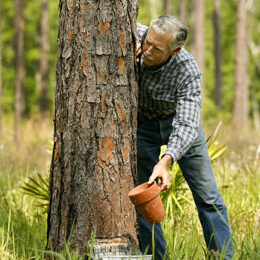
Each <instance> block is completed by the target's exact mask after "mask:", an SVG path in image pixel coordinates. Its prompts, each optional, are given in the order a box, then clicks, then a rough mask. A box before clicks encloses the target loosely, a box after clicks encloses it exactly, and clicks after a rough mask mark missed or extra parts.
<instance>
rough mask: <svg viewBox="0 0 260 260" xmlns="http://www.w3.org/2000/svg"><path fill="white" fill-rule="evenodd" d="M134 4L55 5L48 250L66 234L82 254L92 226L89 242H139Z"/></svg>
mask: <svg viewBox="0 0 260 260" xmlns="http://www.w3.org/2000/svg"><path fill="white" fill-rule="evenodd" d="M136 5H137V4H136V1H130V0H128V1H127V0H123V1H119V0H116V1H109V0H101V1H93V0H89V1H84V0H74V1H72V0H71V1H66V2H65V1H62V0H60V21H59V23H60V24H59V36H58V59H57V69H56V71H57V85H56V96H55V122H54V147H53V156H52V163H51V169H50V204H49V211H48V229H47V249H50V248H51V249H52V250H54V251H58V252H60V251H61V250H62V249H63V247H64V240H67V239H68V238H69V236H70V247H71V248H72V249H73V250H75V251H78V253H79V254H80V255H84V254H85V253H86V244H87V243H88V241H89V240H90V238H91V235H92V233H93V230H94V228H95V227H96V241H97V240H99V241H102V240H106V239H110V240H109V241H110V243H113V242H115V240H116V241H117V242H115V243H118V241H119V242H124V241H127V244H129V246H131V243H132V245H133V246H134V245H136V244H137V243H138V241H137V232H136V214H135V209H134V207H133V206H132V205H131V202H130V200H129V198H128V195H127V194H128V192H129V190H130V189H131V188H132V187H133V186H134V179H136V176H137V172H136V124H137V123H136V114H137V89H138V86H137V81H136V66H135V41H136V40H135V34H136V11H137V10H136ZM106 241H107V240H106ZM124 243H125V242H124ZM46 258H47V257H46Z"/></svg>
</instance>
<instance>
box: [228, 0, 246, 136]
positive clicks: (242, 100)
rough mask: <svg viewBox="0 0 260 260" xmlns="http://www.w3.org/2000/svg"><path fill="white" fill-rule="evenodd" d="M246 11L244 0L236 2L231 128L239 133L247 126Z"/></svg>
mask: <svg viewBox="0 0 260 260" xmlns="http://www.w3.org/2000/svg"><path fill="white" fill-rule="evenodd" d="M247 61H248V49H247V9H246V0H238V2H237V24H236V60H235V99H234V107H233V121H232V123H233V127H234V129H235V130H238V131H239V132H241V131H242V129H246V128H247V124H248V79H247Z"/></svg>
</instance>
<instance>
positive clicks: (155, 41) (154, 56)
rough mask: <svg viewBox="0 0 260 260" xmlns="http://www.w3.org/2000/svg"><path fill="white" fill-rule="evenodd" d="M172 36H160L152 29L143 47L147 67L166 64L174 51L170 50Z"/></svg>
mask: <svg viewBox="0 0 260 260" xmlns="http://www.w3.org/2000/svg"><path fill="white" fill-rule="evenodd" d="M170 42H171V35H170V34H159V33H157V32H156V31H154V30H153V29H151V30H150V31H149V32H148V34H147V36H146V38H145V40H144V45H143V54H144V63H145V65H147V66H151V67H156V66H159V65H161V64H164V63H165V62H166V61H167V60H168V59H169V57H170V56H172V55H174V51H171V49H170Z"/></svg>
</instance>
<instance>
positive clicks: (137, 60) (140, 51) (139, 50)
mask: <svg viewBox="0 0 260 260" xmlns="http://www.w3.org/2000/svg"><path fill="white" fill-rule="evenodd" d="M141 53H142V48H141V44H140V43H139V42H136V62H139V61H140V56H139V55H140V54H141Z"/></svg>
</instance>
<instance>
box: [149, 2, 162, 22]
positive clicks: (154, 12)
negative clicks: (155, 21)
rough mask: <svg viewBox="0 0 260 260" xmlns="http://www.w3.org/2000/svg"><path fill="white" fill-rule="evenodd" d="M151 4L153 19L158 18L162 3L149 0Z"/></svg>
mask: <svg viewBox="0 0 260 260" xmlns="http://www.w3.org/2000/svg"><path fill="white" fill-rule="evenodd" d="M149 3H150V11H151V17H152V18H155V17H158V16H159V12H160V2H159V1H157V0H149Z"/></svg>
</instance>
